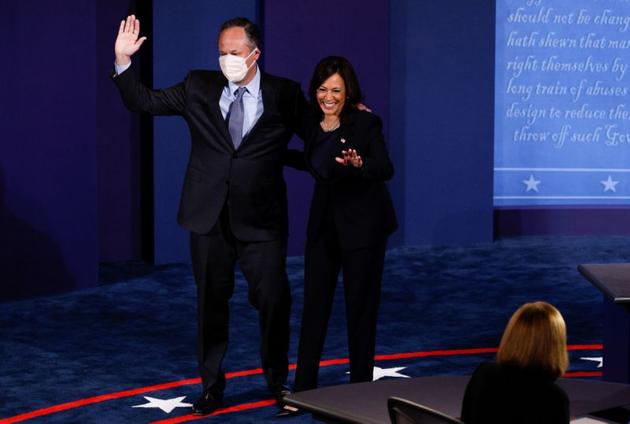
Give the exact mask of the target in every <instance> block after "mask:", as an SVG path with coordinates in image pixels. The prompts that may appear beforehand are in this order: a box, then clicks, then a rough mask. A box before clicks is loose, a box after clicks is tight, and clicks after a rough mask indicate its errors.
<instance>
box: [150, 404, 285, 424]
mask: <svg viewBox="0 0 630 424" xmlns="http://www.w3.org/2000/svg"><path fill="white" fill-rule="evenodd" d="M275 403H276V401H275V400H274V399H267V400H261V401H258V402H249V403H241V404H240V405H234V406H230V407H227V408H221V409H217V410H216V411H214V412H213V413H212V414H210V415H193V414H188V415H182V416H181V417H173V418H167V419H165V420H160V421H152V422H151V424H177V423H185V422H188V421H194V420H201V419H203V418H208V417H214V416H215V415H223V414H231V413H233V412H242V411H247V410H249V409H257V408H265V407H267V406H271V405H275Z"/></svg>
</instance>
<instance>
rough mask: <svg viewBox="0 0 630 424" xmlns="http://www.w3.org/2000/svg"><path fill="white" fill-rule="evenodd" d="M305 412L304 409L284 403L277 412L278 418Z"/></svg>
mask: <svg viewBox="0 0 630 424" xmlns="http://www.w3.org/2000/svg"><path fill="white" fill-rule="evenodd" d="M303 412H304V410H302V409H298V408H296V407H295V406H291V405H284V406H282V407H281V408H280V409H278V411H277V412H276V418H287V417H294V416H296V415H300V414H302V413H303Z"/></svg>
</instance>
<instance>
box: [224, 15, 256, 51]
mask: <svg viewBox="0 0 630 424" xmlns="http://www.w3.org/2000/svg"><path fill="white" fill-rule="evenodd" d="M234 27H239V28H243V30H244V31H245V35H247V40H248V41H249V48H250V51H251V50H254V48H256V47H258V48H260V29H258V27H257V26H256V24H255V23H253V22H252V21H250V20H249V19H247V18H240V17H239V18H232V19H229V20H227V21H225V22H223V24H222V25H221V28H220V29H219V35H220V34H221V33H222V32H223V31H225V30H226V29H229V28H234Z"/></svg>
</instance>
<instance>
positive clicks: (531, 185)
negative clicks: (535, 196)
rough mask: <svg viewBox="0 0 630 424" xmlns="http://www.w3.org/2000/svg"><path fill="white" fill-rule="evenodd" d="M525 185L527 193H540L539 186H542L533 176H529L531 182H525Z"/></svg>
mask: <svg viewBox="0 0 630 424" xmlns="http://www.w3.org/2000/svg"><path fill="white" fill-rule="evenodd" d="M523 183H524V184H525V185H526V186H527V190H526V191H531V190H534V191H535V192H537V193H538V184H540V180H535V179H534V176H533V175H532V174H529V180H523Z"/></svg>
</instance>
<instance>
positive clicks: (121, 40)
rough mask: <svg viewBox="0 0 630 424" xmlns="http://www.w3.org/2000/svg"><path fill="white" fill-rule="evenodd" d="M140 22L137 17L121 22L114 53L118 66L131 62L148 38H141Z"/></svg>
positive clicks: (133, 16)
mask: <svg viewBox="0 0 630 424" xmlns="http://www.w3.org/2000/svg"><path fill="white" fill-rule="evenodd" d="M139 34H140V20H139V19H136V17H135V15H131V16H127V19H126V20H124V21H120V28H119V29H118V37H116V44H115V45H114V53H115V54H116V63H117V64H118V65H126V64H128V63H129V61H130V60H131V56H132V55H133V54H134V53H135V52H137V51H138V49H140V46H141V45H142V43H144V40H146V39H147V37H140V38H138V35H139Z"/></svg>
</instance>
